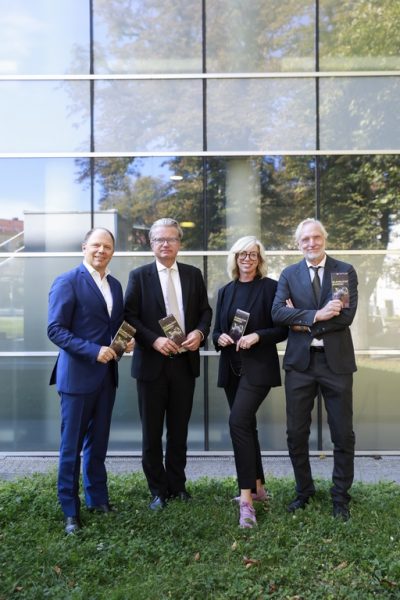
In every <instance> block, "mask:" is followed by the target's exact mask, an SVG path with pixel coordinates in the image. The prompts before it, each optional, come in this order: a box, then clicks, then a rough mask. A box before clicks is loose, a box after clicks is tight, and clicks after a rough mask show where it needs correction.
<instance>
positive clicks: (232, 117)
mask: <svg viewBox="0 0 400 600" xmlns="http://www.w3.org/2000/svg"><path fill="white" fill-rule="evenodd" d="M14 4H16V5H17V6H18V8H16V9H15V16H14V18H13V19H12V20H10V22H9V23H8V25H7V27H8V29H7V33H8V35H7V36H3V39H2V46H1V59H2V60H1V61H0V62H1V65H3V67H4V68H7V71H6V72H4V71H3V77H2V81H1V94H0V128H1V137H0V147H1V150H0V151H1V152H2V158H0V181H1V195H0V216H1V217H8V219H6V218H3V219H0V341H1V350H2V352H3V353H4V354H3V355H2V356H0V389H2V391H3V393H4V396H5V397H6V398H8V399H9V402H8V403H0V451H1V450H3V449H4V450H10V449H15V450H30V449H32V448H34V449H35V450H41V449H50V450H56V449H57V442H58V411H57V408H58V406H57V398H56V396H55V394H54V390H52V389H49V388H48V385H47V383H48V377H49V370H50V368H51V366H52V364H53V357H50V358H49V357H48V356H47V353H48V352H55V348H54V347H53V346H52V345H51V344H50V343H49V342H48V340H47V338H46V308H47V293H48V289H49V286H50V284H51V281H52V280H53V278H54V277H55V276H56V275H57V274H58V273H60V272H61V271H64V270H67V269H69V268H72V267H73V266H75V265H76V263H77V252H79V251H80V247H81V241H82V237H83V234H84V233H85V232H86V231H87V230H88V229H89V228H90V227H91V226H92V224H93V225H95V226H98V225H103V226H105V227H107V228H109V229H111V230H112V231H113V232H114V233H115V236H116V239H117V250H118V251H128V252H129V254H122V253H121V254H120V255H118V254H117V256H115V257H114V258H113V262H112V265H111V268H112V271H113V274H115V275H116V276H117V277H119V278H120V279H121V282H122V284H123V285H125V284H126V281H127V277H128V273H129V271H130V269H132V268H134V267H136V266H139V265H141V264H142V263H143V262H144V261H147V260H149V245H148V229H149V226H150V225H151V223H152V222H153V220H154V219H155V218H159V217H161V216H167V214H168V216H172V217H174V218H178V219H179V220H181V221H186V222H187V224H191V229H188V228H187V229H185V235H184V252H182V253H181V259H182V260H183V261H188V262H191V263H194V264H196V266H198V267H199V268H201V269H202V270H203V272H204V274H205V277H206V282H207V285H208V290H209V295H210V299H211V302H212V303H215V299H216V292H217V288H218V287H220V286H222V285H223V284H224V283H226V278H227V276H226V268H225V259H226V256H225V255H224V252H225V251H226V250H227V249H228V248H229V247H230V246H231V244H232V242H233V241H235V240H236V239H237V238H238V237H240V236H242V235H247V234H255V235H257V236H259V237H261V240H262V241H263V243H264V245H265V246H266V247H267V250H268V251H269V254H268V268H269V273H270V274H271V276H272V277H274V278H277V277H278V276H279V273H280V271H281V269H282V268H283V267H284V266H286V265H287V264H288V262H290V261H293V262H294V261H295V260H297V254H296V253H295V252H293V253H291V254H290V253H289V252H287V251H290V250H293V248H294V244H293V238H292V234H293V230H294V228H295V225H296V224H297V223H298V222H299V221H300V220H301V219H303V218H304V217H307V216H310V215H314V214H320V215H321V217H322V219H323V220H324V221H325V219H327V220H328V221H329V223H326V222H325V224H326V225H328V231H329V234H330V237H329V240H332V241H333V245H332V246H330V247H331V248H332V253H333V254H334V248H335V244H336V243H337V246H336V247H337V248H340V249H341V252H342V254H343V255H344V254H346V251H347V250H348V249H349V248H350V247H351V248H352V249H353V250H355V251H357V252H358V250H360V252H359V253H358V254H356V255H355V254H352V255H351V256H347V255H346V256H343V259H344V260H349V262H352V263H354V264H355V266H356V268H357V271H358V274H359V280H360V287H359V310H358V314H357V319H356V322H355V323H354V324H353V333H354V339H355V340H356V346H357V347H356V350H357V352H358V359H359V364H360V369H359V372H358V374H357V376H356V378H355V381H356V406H355V416H356V419H357V439H358V448H359V449H363V448H364V449H365V448H374V449H378V450H381V449H382V450H384V449H398V448H399V442H398V433H397V432H396V433H392V431H393V429H394V426H392V425H391V424H395V423H397V422H398V421H399V420H400V412H399V411H400V405H399V403H398V402H397V396H398V393H397V390H398V388H399V385H400V375H399V373H398V372H397V371H396V369H393V371H392V372H391V377H390V378H389V377H388V372H387V371H386V370H385V369H387V368H388V364H390V361H389V360H387V358H388V356H389V357H391V360H392V363H393V362H395V361H397V362H396V364H398V361H399V359H400V350H399V344H398V331H396V330H395V327H396V319H398V316H399V315H400V293H399V289H398V282H399V281H400V277H399V276H398V274H397V272H398V265H399V264H400V260H399V244H397V245H396V246H395V245H392V244H394V235H395V232H396V231H397V233H398V232H399V224H398V223H399V221H400V218H399V214H400V210H399V202H400V200H399V194H398V181H399V176H400V146H399V144H400V112H399V110H398V98H399V89H400V77H399V74H398V71H396V69H397V68H398V64H397V63H398V35H397V30H396V28H390V27H388V26H387V25H388V24H392V23H395V22H396V18H397V13H396V10H397V4H398V3H396V2H384V1H383V0H375V1H374V2H369V3H368V11H365V10H362V7H363V5H364V4H366V3H365V2H363V1H362V0H354V1H353V2H342V3H337V5H338V10H337V11H334V12H331V11H330V8H331V6H333V4H332V3H329V2H322V1H321V0H316V2H315V1H314V0H310V1H309V2H307V1H305V2H292V3H279V2H276V3H274V6H275V9H274V10H273V11H271V5H272V3H271V2H268V1H265V2H262V1H258V2H254V3H252V9H251V10H249V9H248V5H249V4H250V3H246V2H235V3H234V2H230V1H229V0H220V1H219V2H216V1H215V0H204V2H199V1H198V0H193V1H192V0H187V1H186V2H185V3H179V2H167V1H165V0H150V1H148V2H142V1H141V0H137V1H135V2H125V1H124V0H107V2H106V1H105V0H102V1H101V2H89V3H88V2H71V1H70V0H58V2H57V3H55V2H53V3H51V2H42V3H38V2H17V3H14ZM53 4H54V5H57V10H54V9H53V7H52V5H53ZM106 5H107V6H108V7H109V10H108V9H107V10H105V9H104V7H105V6H106ZM233 5H234V9H233V8H232V6H233ZM339 5H340V10H339ZM281 6H282V9H281V8H280V7H281ZM39 7H40V8H39ZM182 7H183V8H182ZM316 7H317V8H318V9H319V10H316ZM89 11H91V12H92V14H91V15H89ZM317 19H319V22H317ZM397 20H398V19H397ZM137 22H140V24H141V27H140V29H139V30H137V31H133V30H132V29H131V24H132V23H137ZM32 23H35V24H36V25H35V26H36V29H35V30H33V29H32ZM75 23H79V27H76V26H72V25H71V24H73V25H75ZM91 23H96V27H92V26H91ZM155 23H156V26H155ZM38 30H40V31H51V32H52V35H49V36H47V35H44V36H39V35H37V31H38ZM354 32H358V37H357V41H358V43H357V44H352V43H351V41H352V36H353V35H355V33H354ZM371 35H373V40H371ZM12 40H14V41H15V40H17V41H18V42H19V43H18V44H15V43H13V41H12ZM372 41H373V43H372ZM90 58H93V60H90ZM389 70H390V71H389ZM4 73H5V74H4ZM55 74H56V75H57V80H55ZM62 74H65V75H62ZM8 75H11V76H12V77H11V78H8ZM15 115H18V118H16V117H15ZM101 207H113V208H112V210H106V211H102V210H100V208H101ZM388 213H389V214H390V217H388V218H389V219H391V220H392V221H393V223H392V224H393V225H394V227H393V228H392V232H393V234H392V238H391V240H390V245H389V251H388V256H387V257H386V258H385V259H384V257H383V254H382V251H381V250H378V252H375V249H376V248H377V247H379V248H381V246H380V245H379V244H380V243H381V241H382V238H380V237H379V235H380V233H381V232H380V231H379V228H380V227H381V224H380V222H381V220H384V215H385V214H386V215H387V214H388ZM15 215H18V216H19V218H22V217H21V215H24V221H25V222H24V221H22V220H18V219H12V218H11V217H13V216H15ZM371 220H374V222H375V225H374V227H375V226H376V229H377V231H376V235H375V230H374V231H373V233H372V234H371V231H370V232H369V233H368V228H369V225H370V221H371ZM396 227H397V229H396ZM24 229H25V231H24ZM377 240H378V243H377ZM382 249H383V250H384V245H383V243H382ZM283 250H284V251H285V252H284V251H283ZM390 252H392V254H391V256H390ZM7 253H8V254H9V255H8V256H2V254H7ZM56 253H57V255H56ZM61 254H63V255H62V256H61ZM382 264H383V266H382ZM376 282H378V283H376ZM382 322H383V324H382ZM391 327H393V333H391V331H392V330H391ZM395 332H396V335H395ZM372 348H373V349H374V351H375V350H376V349H377V348H378V350H379V352H380V354H379V353H378V354H377V356H378V357H379V358H380V360H379V361H377V360H376V359H375V355H374V356H373V358H372V359H371V360H373V361H374V364H373V365H372V366H370V365H368V366H364V367H362V366H361V361H362V360H363V359H364V355H365V353H367V354H368V353H370V354H372V352H371V349H372ZM14 352H15V353H14ZM7 353H8V354H7ZM13 353H14V354H13ZM203 356H204V358H203V363H202V377H201V378H199V381H198V384H197V387H196V401H195V406H194V414H193V419H192V421H191V432H190V436H189V447H190V448H191V449H196V450H202V449H204V448H206V449H211V450H213V449H218V450H227V449H229V448H230V441H229V431H228V429H227V409H226V404H225V401H224V398H223V394H222V392H221V391H220V390H217V388H216V370H217V364H218V357H217V355H216V353H214V352H213V350H212V348H211V347H210V345H209V346H208V350H206V351H205V353H203ZM120 365H121V386H120V390H119V391H120V393H119V398H118V402H117V404H116V410H115V412H114V423H113V430H112V438H111V446H110V448H111V449H112V450H115V449H120V448H123V449H128V450H132V449H135V450H136V449H138V448H140V426H138V422H139V417H138V414H137V406H136V403H135V400H134V398H133V396H134V394H135V392H134V391H133V390H134V387H133V386H132V381H131V379H130V375H129V363H128V359H125V358H123V359H121V362H120ZM369 369H371V371H373V372H370V371H369ZM283 407H284V400H283V390H282V389H281V388H277V389H275V390H273V392H272V393H271V395H270V397H269V401H268V402H267V403H264V405H263V407H262V408H261V410H260V414H259V416H260V419H259V422H260V425H261V427H260V435H261V442H262V447H263V449H268V450H279V451H281V450H284V449H285V448H286V446H285V435H284V431H285V415H284V408H283ZM320 412H321V414H322V413H323V411H320ZM54 415H55V416H54ZM52 419H53V420H52ZM7 423H8V424H9V425H4V424H7ZM10 423H11V424H10ZM133 431H134V432H135V433H134V436H135V437H134V438H133V437H132V432H133ZM388 432H389V434H390V435H388ZM133 439H134V440H135V444H134V445H133V443H132V440H133ZM317 439H322V440H323V443H322V446H321V449H325V448H330V442H329V438H324V435H323V427H322V425H321V422H319V423H318V425H315V421H314V422H313V432H312V440H313V448H314V449H315V448H316V447H317V446H316V445H317V442H316V440H317Z"/></svg>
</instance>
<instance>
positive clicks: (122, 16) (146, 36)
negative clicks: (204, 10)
mask: <svg viewBox="0 0 400 600" xmlns="http://www.w3.org/2000/svg"><path fill="white" fill-rule="evenodd" d="M93 5H94V19H95V21H94V41H95V46H94V68H95V72H96V73H199V72H201V70H202V47H201V42H202V39H201V36H202V20H201V19H202V17H201V2H198V0H184V1H182V0H179V1H178V2H177V1H175V0H152V1H151V2H147V1H146V2H145V1H143V0H142V1H141V0H138V1H137V2H130V1H127V0H94V2H93Z"/></svg>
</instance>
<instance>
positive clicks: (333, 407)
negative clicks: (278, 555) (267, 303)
mask: <svg viewBox="0 0 400 600" xmlns="http://www.w3.org/2000/svg"><path fill="white" fill-rule="evenodd" d="M326 238H327V233H326V230H325V228H324V226H323V225H322V223H321V222H320V221H317V220H316V219H306V220H305V221H302V222H301V223H300V224H299V226H298V228H297V230H296V242H297V243H298V246H299V249H300V250H301V251H302V252H303V255H304V260H302V261H300V262H299V263H296V264H294V265H291V266H289V267H286V269H284V270H283V272H282V274H281V276H280V279H279V283H278V289H277V293H276V296H275V300H274V304H273V307H272V317H273V320H274V322H275V323H276V324H280V325H288V326H289V327H290V331H289V337H288V343H287V347H286V352H285V357H284V361H283V368H284V369H285V372H286V376H285V390H286V411H287V442H288V448H289V455H290V458H291V461H292V465H293V469H294V475H295V479H296V491H297V497H296V498H295V499H294V500H293V501H292V502H291V503H290V504H289V506H288V510H289V512H294V511H296V510H297V509H299V508H304V507H305V505H306V504H307V503H308V501H309V499H310V497H311V496H313V495H314V493H315V487H314V482H313V479H312V474H311V468H310V461H309V448H308V440H309V435H310V424H311V412H312V409H313V405H314V399H315V396H316V394H317V391H318V386H319V387H320V389H321V392H322V395H323V398H324V401H325V407H326V410H327V414H328V424H329V428H330V432H331V438H332V442H333V445H334V450H333V456H334V467H333V475H332V480H333V486H332V488H331V495H332V501H333V514H334V516H335V517H339V518H342V519H343V520H347V519H348V518H349V516H350V512H349V507H348V504H349V501H350V495H349V493H348V490H349V489H350V487H351V485H352V482H353V475H354V445H355V436H354V432H353V407H352V387H353V372H354V371H356V363H355V357H354V349H353V342H352V338H351V333H350V328H349V327H350V325H351V323H352V322H353V319H354V316H355V313H356V309H357V299H358V296H357V284H358V282H357V274H356V272H355V270H354V268H353V267H352V265H350V264H348V263H345V262H342V261H339V260H335V259H334V258H332V257H330V256H328V255H327V254H326V253H325V243H326ZM332 273H341V274H346V275H344V277H345V278H347V279H348V287H349V296H350V302H349V304H350V305H349V307H347V308H345V307H343V304H342V301H341V300H340V299H334V298H333V297H332V280H331V274H332ZM314 278H318V279H314Z"/></svg>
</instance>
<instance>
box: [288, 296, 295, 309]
mask: <svg viewBox="0 0 400 600" xmlns="http://www.w3.org/2000/svg"><path fill="white" fill-rule="evenodd" d="M286 307H287V308H294V304H293V302H292V300H291V298H288V299H287V300H286Z"/></svg>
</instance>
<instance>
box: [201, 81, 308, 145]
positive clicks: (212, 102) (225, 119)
mask: <svg viewBox="0 0 400 600" xmlns="http://www.w3.org/2000/svg"><path fill="white" fill-rule="evenodd" d="M207 118H208V122H207V149H208V150H210V151H232V150H233V151H236V152H240V151H260V150H279V151H282V150H310V149H313V148H315V83H314V81H313V80H312V79H290V80H289V79H233V80H232V79H224V80H209V81H208V84H207Z"/></svg>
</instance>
